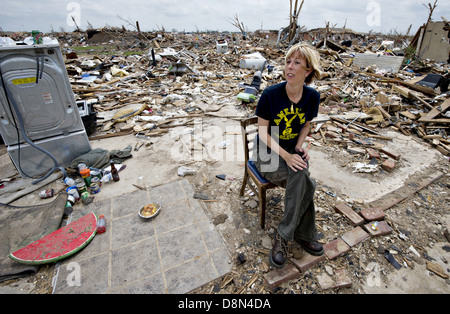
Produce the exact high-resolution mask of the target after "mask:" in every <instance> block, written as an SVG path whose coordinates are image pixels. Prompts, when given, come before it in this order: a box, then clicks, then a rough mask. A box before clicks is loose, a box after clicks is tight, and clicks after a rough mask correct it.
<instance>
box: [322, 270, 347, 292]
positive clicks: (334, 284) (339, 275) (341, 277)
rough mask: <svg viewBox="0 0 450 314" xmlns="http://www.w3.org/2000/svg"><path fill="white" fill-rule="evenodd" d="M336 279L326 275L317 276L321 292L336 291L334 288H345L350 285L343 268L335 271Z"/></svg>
mask: <svg viewBox="0 0 450 314" xmlns="http://www.w3.org/2000/svg"><path fill="white" fill-rule="evenodd" d="M335 275H336V278H335V279H333V278H331V277H330V276H329V275H328V274H325V273H323V274H321V275H319V276H317V280H318V281H319V285H320V288H321V289H322V290H328V289H336V288H347V287H350V286H351V285H352V280H351V279H350V277H349V276H348V274H347V270H346V269H345V268H340V269H336V270H335Z"/></svg>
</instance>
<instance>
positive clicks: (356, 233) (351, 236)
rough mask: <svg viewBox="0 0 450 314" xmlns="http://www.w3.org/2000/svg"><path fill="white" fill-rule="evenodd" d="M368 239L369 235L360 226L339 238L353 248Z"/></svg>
mask: <svg viewBox="0 0 450 314" xmlns="http://www.w3.org/2000/svg"><path fill="white" fill-rule="evenodd" d="M369 237H370V235H369V234H368V233H367V232H365V231H364V230H363V229H362V228H361V227H360V226H358V227H356V228H354V229H353V230H351V231H348V232H346V233H344V235H342V236H341V238H342V240H344V241H345V243H347V244H348V245H349V246H355V245H357V244H358V243H360V242H362V241H364V240H365V239H367V238H369Z"/></svg>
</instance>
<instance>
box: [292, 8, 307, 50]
mask: <svg viewBox="0 0 450 314" xmlns="http://www.w3.org/2000/svg"><path fill="white" fill-rule="evenodd" d="M304 2H305V0H302V3H301V4H300V8H299V7H298V0H295V4H294V6H292V0H289V9H290V12H289V41H291V40H292V39H293V38H294V36H295V33H296V31H297V27H298V25H297V21H298V15H299V14H300V11H301V9H302V7H303V3H304Z"/></svg>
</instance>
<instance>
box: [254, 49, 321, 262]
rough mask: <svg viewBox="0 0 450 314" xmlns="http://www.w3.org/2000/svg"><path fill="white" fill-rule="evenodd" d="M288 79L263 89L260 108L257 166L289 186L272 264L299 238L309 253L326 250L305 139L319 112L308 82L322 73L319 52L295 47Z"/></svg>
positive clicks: (289, 60)
mask: <svg viewBox="0 0 450 314" xmlns="http://www.w3.org/2000/svg"><path fill="white" fill-rule="evenodd" d="M284 77H285V80H286V81H284V82H282V83H279V84H275V85H273V86H270V87H268V88H266V89H265V90H264V92H263V93H262V95H261V98H260V100H259V102H258V106H257V108H256V115H257V116H258V137H259V140H258V154H257V159H256V167H257V168H258V170H259V171H260V173H261V174H262V175H263V176H264V177H265V178H266V179H267V180H269V181H271V182H272V183H274V184H276V185H279V186H282V187H284V188H285V189H286V191H285V198H284V214H283V218H282V220H281V222H280V224H279V225H278V228H277V230H276V231H275V233H274V245H273V248H272V250H271V252H270V256H269V260H270V263H271V264H272V265H273V266H275V267H278V268H281V267H283V266H284V265H285V263H286V259H287V257H286V254H287V250H286V248H287V243H288V242H289V241H292V240H295V241H296V242H297V243H299V244H300V246H301V247H303V248H304V249H305V250H306V251H307V252H308V253H310V254H313V255H322V254H323V247H322V245H321V244H320V243H319V242H317V230H316V225H315V208H314V201H313V198H314V191H315V188H316V183H315V182H314V180H312V179H311V178H310V176H309V163H308V161H309V159H310V156H309V155H308V152H307V150H305V149H304V148H303V143H304V141H305V139H306V136H307V135H308V133H309V129H310V124H311V120H312V119H313V118H314V117H316V116H317V113H318V110H319V102H320V94H319V92H317V91H316V90H315V89H313V88H311V87H309V86H306V85H305V84H310V83H311V82H312V81H313V80H314V79H319V78H320V57H319V55H318V53H317V51H316V50H315V49H314V48H313V47H311V46H309V45H307V44H304V43H300V44H296V45H294V46H292V47H291V48H290V49H289V50H288V52H287V54H286V57H285V67H284Z"/></svg>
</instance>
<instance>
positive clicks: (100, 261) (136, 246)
mask: <svg viewBox="0 0 450 314" xmlns="http://www.w3.org/2000/svg"><path fill="white" fill-rule="evenodd" d="M193 194H194V191H193V188H192V186H191V185H190V184H189V182H188V181H187V180H181V181H175V182H171V183H168V184H165V185H162V186H158V187H155V188H151V189H149V191H141V190H138V191H136V192H132V193H129V194H124V195H120V196H117V197H115V198H112V199H109V200H103V201H98V202H95V201H94V202H93V203H92V204H90V205H88V206H84V205H82V204H78V205H76V206H75V207H74V211H73V218H72V221H73V220H75V219H77V218H79V217H82V216H83V215H85V214H87V213H89V212H94V213H95V214H96V215H100V214H103V215H105V218H106V221H107V231H106V232H105V233H103V234H97V235H96V236H95V237H94V239H93V240H92V241H91V243H89V245H87V246H86V247H85V248H84V249H83V250H82V251H80V252H79V253H77V254H75V255H74V256H72V257H70V258H68V259H66V260H64V261H62V262H61V263H60V264H59V272H58V274H57V276H55V281H56V283H55V284H54V293H186V292H189V291H191V290H193V289H195V288H197V287H199V286H201V285H203V284H206V283H208V282H210V281H212V280H214V279H216V278H218V277H220V276H223V275H225V274H226V273H228V272H229V271H230V269H231V262H230V256H229V253H228V251H227V249H226V248H225V246H224V244H223V242H222V239H221V237H220V235H219V233H218V231H217V230H216V229H215V227H214V225H213V224H212V223H211V222H210V220H209V218H208V217H207V216H206V214H205V212H204V210H203V208H202V205H201V204H200V203H199V201H198V200H197V199H194V198H193V197H192V195H193ZM150 202H157V203H160V204H161V206H162V207H161V211H160V213H159V214H158V215H157V216H156V217H154V218H152V219H151V220H148V221H144V220H143V219H142V218H140V217H139V216H138V214H137V212H138V209H139V208H140V206H142V205H145V204H148V203H150Z"/></svg>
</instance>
